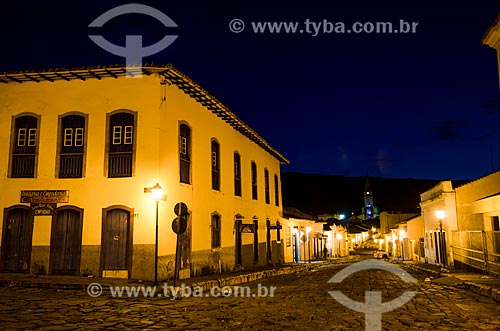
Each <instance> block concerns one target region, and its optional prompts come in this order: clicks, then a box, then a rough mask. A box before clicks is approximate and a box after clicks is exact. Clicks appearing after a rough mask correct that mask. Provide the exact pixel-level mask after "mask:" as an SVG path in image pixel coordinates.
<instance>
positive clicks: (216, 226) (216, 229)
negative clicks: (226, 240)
mask: <svg viewBox="0 0 500 331" xmlns="http://www.w3.org/2000/svg"><path fill="white" fill-rule="evenodd" d="M220 228H221V224H220V215H218V214H213V215H212V248H220V246H221V240H220V234H221V231H220V230H221V229H220Z"/></svg>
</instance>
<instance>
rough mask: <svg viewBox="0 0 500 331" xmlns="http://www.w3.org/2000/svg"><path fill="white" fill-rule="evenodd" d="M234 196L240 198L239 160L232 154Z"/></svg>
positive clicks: (237, 155) (238, 155)
mask: <svg viewBox="0 0 500 331" xmlns="http://www.w3.org/2000/svg"><path fill="white" fill-rule="evenodd" d="M234 195H236V196H239V197H241V158H240V154H238V153H234Z"/></svg>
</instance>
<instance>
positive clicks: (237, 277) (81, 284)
mask: <svg viewBox="0 0 500 331" xmlns="http://www.w3.org/2000/svg"><path fill="white" fill-rule="evenodd" d="M355 260H357V257H356V256H346V257H342V258H331V259H328V260H322V261H311V262H310V263H307V262H302V263H295V264H284V265H280V266H274V267H265V268H259V269H252V270H241V271H238V272H231V273H223V274H212V275H207V276H199V277H193V278H187V279H181V280H179V281H178V284H177V285H178V286H182V284H184V286H190V287H195V286H197V287H199V288H201V289H203V291H208V290H210V289H211V288H213V287H217V286H218V287H223V286H234V285H239V284H244V283H247V282H252V281H255V280H258V279H262V278H267V277H273V276H278V275H285V274H292V273H300V272H304V271H308V270H312V269H314V268H316V267H318V266H321V265H328V264H342V263H349V262H353V261H355ZM164 282H166V283H168V284H169V285H173V280H172V279H167V280H166V281H163V280H160V284H163V283H164ZM92 283H98V284H100V285H101V286H102V288H103V289H105V290H107V289H109V287H110V286H152V285H153V282H152V281H143V280H138V279H119V278H101V277H81V276H52V275H48V276H45V275H44V276H35V275H27V274H9V273H0V287H33V288H53V289H67V290H86V289H87V287H88V285H89V284H92Z"/></svg>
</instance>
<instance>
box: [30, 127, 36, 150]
mask: <svg viewBox="0 0 500 331" xmlns="http://www.w3.org/2000/svg"><path fill="white" fill-rule="evenodd" d="M28 146H36V128H32V129H29V130H28Z"/></svg>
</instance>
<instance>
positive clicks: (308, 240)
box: [306, 226, 312, 263]
mask: <svg viewBox="0 0 500 331" xmlns="http://www.w3.org/2000/svg"><path fill="white" fill-rule="evenodd" d="M311 230H312V228H311V227H310V226H308V227H306V233H307V250H308V255H309V263H311V240H310V233H311Z"/></svg>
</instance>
